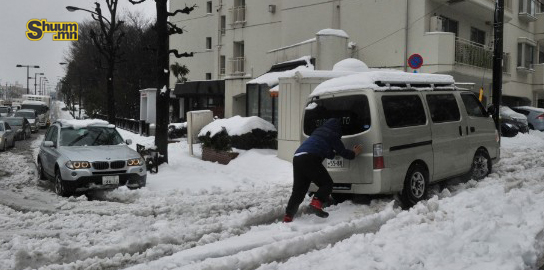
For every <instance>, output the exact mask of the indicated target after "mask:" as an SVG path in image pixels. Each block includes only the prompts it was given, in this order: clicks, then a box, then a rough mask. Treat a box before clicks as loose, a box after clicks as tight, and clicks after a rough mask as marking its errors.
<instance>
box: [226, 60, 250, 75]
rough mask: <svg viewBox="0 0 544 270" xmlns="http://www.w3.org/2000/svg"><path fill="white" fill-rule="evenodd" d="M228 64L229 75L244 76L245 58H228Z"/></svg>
mask: <svg viewBox="0 0 544 270" xmlns="http://www.w3.org/2000/svg"><path fill="white" fill-rule="evenodd" d="M229 63H230V71H231V72H230V75H234V76H236V75H238V76H239V75H244V74H245V73H246V67H245V66H246V58H245V57H234V58H229Z"/></svg>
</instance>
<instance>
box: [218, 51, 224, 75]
mask: <svg viewBox="0 0 544 270" xmlns="http://www.w3.org/2000/svg"><path fill="white" fill-rule="evenodd" d="M219 75H220V76H225V56H224V55H221V57H220V58H219Z"/></svg>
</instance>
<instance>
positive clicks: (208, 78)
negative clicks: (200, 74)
mask: <svg viewBox="0 0 544 270" xmlns="http://www.w3.org/2000/svg"><path fill="white" fill-rule="evenodd" d="M211 79H212V74H211V73H206V80H207V81H209V80H211Z"/></svg>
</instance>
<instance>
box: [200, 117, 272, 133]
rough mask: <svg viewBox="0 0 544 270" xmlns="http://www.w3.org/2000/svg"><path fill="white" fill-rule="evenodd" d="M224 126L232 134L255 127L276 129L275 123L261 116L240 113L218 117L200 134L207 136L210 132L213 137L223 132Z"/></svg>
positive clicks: (267, 129)
mask: <svg viewBox="0 0 544 270" xmlns="http://www.w3.org/2000/svg"><path fill="white" fill-rule="evenodd" d="M223 127H225V129H226V130H227V133H228V134H229V135H230V136H236V135H242V134H245V133H249V132H251V131H252V130H254V129H262V130H264V131H276V128H275V127H274V125H272V124H271V123H270V122H268V121H266V120H264V119H262V118H260V117H257V116H250V117H241V116H239V115H236V116H233V117H231V118H228V119H217V120H215V121H213V122H211V123H209V124H208V125H206V126H205V127H203V128H202V129H201V130H200V133H199V134H198V136H205V135H206V133H208V132H210V136H212V137H213V136H214V135H215V134H217V133H219V132H221V130H222V128H223Z"/></svg>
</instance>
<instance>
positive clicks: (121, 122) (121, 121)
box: [94, 114, 150, 136]
mask: <svg viewBox="0 0 544 270" xmlns="http://www.w3.org/2000/svg"><path fill="white" fill-rule="evenodd" d="M94 117H95V118H97V119H102V120H105V121H107V120H108V116H107V115H104V114H95V115H94ZM115 126H116V127H118V128H120V129H124V130H128V131H130V132H132V133H136V134H140V135H144V136H149V134H150V130H149V123H146V122H145V121H144V120H134V119H127V118H121V117H116V118H115Z"/></svg>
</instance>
